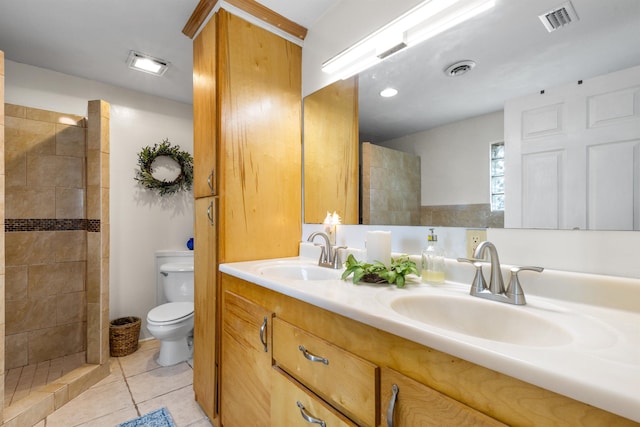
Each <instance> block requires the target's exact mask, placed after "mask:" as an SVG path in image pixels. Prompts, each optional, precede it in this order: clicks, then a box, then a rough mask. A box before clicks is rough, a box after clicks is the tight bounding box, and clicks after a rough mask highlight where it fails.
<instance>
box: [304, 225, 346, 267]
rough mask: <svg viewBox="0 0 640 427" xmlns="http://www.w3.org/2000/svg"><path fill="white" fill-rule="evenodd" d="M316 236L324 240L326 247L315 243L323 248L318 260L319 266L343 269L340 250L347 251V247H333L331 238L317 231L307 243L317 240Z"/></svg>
mask: <svg viewBox="0 0 640 427" xmlns="http://www.w3.org/2000/svg"><path fill="white" fill-rule="evenodd" d="M316 236H320V237H322V238H323V239H324V245H319V244H317V243H314V244H315V245H316V246H320V248H321V252H320V258H319V259H318V265H319V266H320V267H327V268H335V269H336V270H338V269H340V268H342V261H341V259H340V249H345V247H344V246H335V247H331V240H329V236H327V234H326V233H323V232H321V231H316V232H314V233H311V235H310V236H309V238H308V239H307V241H308V242H313V239H315V238H316Z"/></svg>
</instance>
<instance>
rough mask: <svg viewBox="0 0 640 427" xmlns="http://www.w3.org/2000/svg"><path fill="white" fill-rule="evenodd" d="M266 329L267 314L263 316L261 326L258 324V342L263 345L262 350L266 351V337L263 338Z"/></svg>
mask: <svg viewBox="0 0 640 427" xmlns="http://www.w3.org/2000/svg"><path fill="white" fill-rule="evenodd" d="M266 330H267V316H264V321H263V322H262V326H260V342H261V343H262V345H263V346H264V352H265V353H266V352H267V339H266V338H265V332H266Z"/></svg>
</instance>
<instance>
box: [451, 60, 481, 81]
mask: <svg viewBox="0 0 640 427" xmlns="http://www.w3.org/2000/svg"><path fill="white" fill-rule="evenodd" d="M475 66H476V63H475V62H473V61H469V60H467V61H459V62H456V63H455V64H451V65H449V66H448V67H447V68H445V70H444V73H445V74H446V75H448V76H450V77H458V76H461V75H463V74H465V73H466V72H468V71H471V69H472V68H473V67H475Z"/></svg>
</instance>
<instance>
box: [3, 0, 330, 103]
mask: <svg viewBox="0 0 640 427" xmlns="http://www.w3.org/2000/svg"><path fill="white" fill-rule="evenodd" d="M336 2H337V0H307V1H304V2H301V1H298V0H262V1H260V3H263V4H265V5H266V6H267V7H269V8H271V9H273V10H275V11H276V12H278V13H280V14H282V15H285V16H287V17H288V18H289V19H291V20H293V21H294V22H297V23H299V24H301V25H303V26H305V27H309V26H311V25H313V23H314V22H315V21H316V20H317V18H318V17H319V16H321V15H322V14H323V13H324V11H325V10H326V9H327V8H328V7H330V6H331V5H333V4H334V3H336ZM197 4H198V0H57V1H54V0H0V50H3V51H4V52H5V58H6V59H9V60H11V61H15V62H20V63H24V64H29V65H34V66H37V67H42V68H47V69H50V70H54V71H59V72H61V73H65V74H69V75H73V76H77V77H83V78H87V79H91V80H96V81H100V82H105V83H109V84H112V85H115V86H119V87H124V88H128V89H133V90H137V91H141V92H144V93H148V94H152V95H157V96H161V97H164V98H169V99H172V100H176V101H180V102H185V103H191V100H192V85H191V79H192V49H191V43H192V41H191V40H190V39H189V38H188V37H187V36H185V35H184V34H182V28H183V27H184V25H185V24H186V23H187V20H188V19H189V17H190V16H191V13H192V12H193V10H194V9H195V7H196V5H197ZM130 50H136V51H139V52H142V53H146V54H148V55H151V56H155V57H158V58H162V59H165V60H167V61H169V62H170V63H171V65H170V67H169V69H168V70H167V72H166V73H165V75H164V76H162V77H156V76H152V75H149V74H145V73H140V72H138V71H134V70H130V69H129V68H127V64H126V60H127V57H128V55H129V51H130ZM9 77H10V76H9Z"/></svg>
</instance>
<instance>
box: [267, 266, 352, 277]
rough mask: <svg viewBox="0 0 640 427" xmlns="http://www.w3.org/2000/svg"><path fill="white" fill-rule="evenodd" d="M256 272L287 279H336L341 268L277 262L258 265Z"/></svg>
mask: <svg viewBox="0 0 640 427" xmlns="http://www.w3.org/2000/svg"><path fill="white" fill-rule="evenodd" d="M258 273H259V274H261V275H264V276H269V277H272V278H280V279H288V280H338V279H340V276H341V275H342V270H333V269H331V268H326V267H319V266H317V265H310V264H278V265H269V266H264V267H260V268H258Z"/></svg>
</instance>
